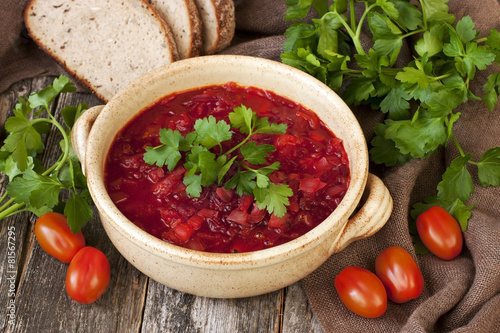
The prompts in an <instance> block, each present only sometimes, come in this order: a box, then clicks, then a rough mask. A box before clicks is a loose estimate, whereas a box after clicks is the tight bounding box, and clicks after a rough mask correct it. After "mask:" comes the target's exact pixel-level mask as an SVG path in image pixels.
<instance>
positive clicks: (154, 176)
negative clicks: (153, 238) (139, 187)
mask: <svg viewBox="0 0 500 333" xmlns="http://www.w3.org/2000/svg"><path fill="white" fill-rule="evenodd" d="M164 177H165V171H164V170H163V168H159V167H157V168H155V169H153V170H151V171H149V172H148V178H149V180H150V181H152V182H153V183H157V182H158V181H159V180H160V179H162V178H164Z"/></svg>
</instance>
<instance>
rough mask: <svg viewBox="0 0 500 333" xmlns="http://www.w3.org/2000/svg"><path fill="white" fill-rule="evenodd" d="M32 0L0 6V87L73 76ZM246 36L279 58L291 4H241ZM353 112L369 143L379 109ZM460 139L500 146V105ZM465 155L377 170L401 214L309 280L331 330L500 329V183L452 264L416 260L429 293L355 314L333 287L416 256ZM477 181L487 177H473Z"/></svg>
mask: <svg viewBox="0 0 500 333" xmlns="http://www.w3.org/2000/svg"><path fill="white" fill-rule="evenodd" d="M26 3H27V0H21V1H20V0H3V1H2V2H1V4H0V15H1V16H2V17H1V19H0V29H1V30H0V31H1V32H0V33H1V36H2V37H1V38H0V92H1V91H3V90H5V89H7V88H8V87H9V86H10V85H11V84H12V83H14V82H16V81H18V80H21V79H23V78H27V77H34V76H38V75H48V74H58V73H64V70H63V69H62V68H61V67H59V66H58V65H57V64H56V63H55V62H54V61H52V60H50V59H49V58H48V57H47V56H46V55H44V54H43V52H40V51H39V50H38V49H37V47H36V45H34V43H33V42H31V41H29V39H28V37H27V36H26V35H24V34H23V25H22V11H23V9H24V6H25V5H26ZM235 5H236V20H237V36H236V37H235V39H234V41H233V45H232V46H231V47H229V48H228V49H226V50H225V51H224V52H223V53H227V54H245V55H253V56H258V57H263V58H268V59H273V60H276V61H280V58H279V56H280V54H281V52H282V50H283V48H282V43H283V41H284V40H285V37H283V32H284V31H285V29H286V28H287V26H288V25H289V24H290V23H289V22H286V21H284V19H283V18H284V16H285V10H286V8H287V7H286V5H285V1H276V0H235ZM449 6H450V8H451V12H452V13H453V14H455V15H456V16H457V17H462V16H464V15H470V16H471V17H472V19H473V20H474V22H475V23H476V29H478V30H480V31H481V33H482V34H484V33H486V32H487V31H488V30H489V29H492V28H496V29H498V30H500V5H499V3H498V1H497V0H484V1H481V2H477V1H473V0H453V1H450V3H449ZM485 78H486V75H485V74H484V73H483V74H481V76H479V77H477V79H476V82H475V83H474V84H473V86H472V90H473V91H474V90H476V91H480V89H481V87H482V85H483V82H484V80H485ZM353 112H354V113H355V115H356V117H357V118H358V120H359V122H360V124H361V126H362V127H363V130H364V133H365V136H366V138H367V141H368V142H369V141H370V140H371V138H372V137H373V126H374V124H376V123H377V122H378V121H380V120H381V115H380V112H378V111H373V110H370V109H368V108H366V107H360V108H354V109H353ZM460 112H462V116H461V118H460V120H459V121H458V123H457V125H455V135H456V137H457V138H458V140H459V141H460V142H461V144H462V146H463V148H464V150H465V151H467V152H471V153H473V154H474V157H475V158H476V159H478V158H479V156H481V154H482V153H483V152H484V151H485V150H487V149H488V148H491V147H493V146H500V135H499V133H500V107H498V106H497V107H496V109H495V110H494V111H493V112H492V113H489V112H488V110H487V108H486V107H485V106H484V105H482V104H481V103H479V102H468V103H467V104H466V105H465V106H463V107H462V108H461V110H460ZM457 155H458V152H457V151H456V149H454V147H452V145H450V146H449V147H448V148H446V149H442V150H440V152H439V154H436V155H434V156H432V157H431V158H429V159H427V160H414V161H412V162H410V163H408V164H406V165H404V166H402V167H394V168H382V167H380V166H371V172H373V173H376V174H377V175H378V176H380V177H381V178H382V179H383V180H384V182H385V184H386V185H387V187H388V188H389V190H390V192H391V194H392V196H393V199H394V211H393V214H392V216H391V218H390V220H389V221H388V222H387V224H386V226H384V228H382V230H380V231H379V232H378V233H377V234H376V235H374V236H372V237H370V238H368V239H365V240H361V241H357V242H354V243H352V244H351V245H349V246H348V247H347V248H346V249H344V250H343V251H342V252H340V253H338V254H335V255H333V256H332V257H331V258H330V259H329V260H328V261H327V262H326V263H325V264H324V265H322V266H321V267H320V268H319V269H317V270H316V271H315V272H313V273H312V274H310V275H309V276H307V277H306V278H305V279H303V280H302V285H303V287H304V289H305V291H306V293H307V296H308V298H309V302H310V304H311V307H312V309H313V311H314V313H315V315H316V317H317V319H318V320H319V322H320V323H321V325H322V327H323V329H324V330H325V332H367V331H369V332H484V333H486V332H488V333H490V332H500V205H498V204H497V199H498V198H499V197H500V188H487V189H485V188H482V187H479V186H478V187H477V188H476V192H475V193H474V195H473V197H472V199H471V202H474V201H477V203H476V206H475V208H474V210H473V215H472V218H471V219H470V221H469V229H468V230H467V231H466V232H465V248H464V250H463V252H462V254H461V255H460V256H459V257H458V258H456V259H454V260H452V261H443V260H440V259H438V258H436V257H434V256H432V255H425V256H415V258H416V260H417V263H418V265H419V266H420V268H421V270H422V273H423V275H424V279H425V288H424V292H423V294H422V295H421V296H420V297H419V298H418V299H416V300H413V301H411V302H409V303H406V304H395V303H392V302H389V305H388V309H387V312H386V313H385V314H384V315H383V316H382V317H380V318H377V319H365V318H362V317H359V316H357V315H355V314H353V313H351V312H350V311H348V310H347V309H346V308H345V307H344V306H343V304H342V303H341V301H340V299H339V298H338V296H337V294H336V292H335V289H334V287H333V280H334V278H335V276H336V275H337V274H338V273H339V272H340V271H341V270H342V269H343V268H345V267H346V266H349V265H356V266H361V267H364V268H367V269H370V270H372V271H373V270H374V260H375V257H376V255H377V254H378V253H379V252H380V251H382V250H383V249H385V248H387V247H389V246H393V245H396V246H401V247H403V248H405V249H406V250H408V251H409V252H410V253H412V254H413V255H414V251H413V245H412V242H411V238H410V236H409V232H408V222H409V211H410V209H411V207H412V205H413V204H414V203H415V202H418V201H421V200H422V199H423V198H424V197H426V196H429V195H434V194H435V191H436V185H437V183H438V182H439V181H440V179H441V175H442V173H443V172H444V170H445V168H446V166H447V165H448V164H449V162H450V161H451V160H452V159H453V158H454V157H455V156H457ZM474 182H475V183H476V184H478V180H477V179H474Z"/></svg>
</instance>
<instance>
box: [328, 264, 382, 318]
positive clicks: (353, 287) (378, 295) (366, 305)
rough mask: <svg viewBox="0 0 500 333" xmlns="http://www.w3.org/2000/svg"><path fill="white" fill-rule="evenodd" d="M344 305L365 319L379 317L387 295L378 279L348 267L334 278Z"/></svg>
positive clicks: (360, 270)
mask: <svg viewBox="0 0 500 333" xmlns="http://www.w3.org/2000/svg"><path fill="white" fill-rule="evenodd" d="M334 284H335V289H336V290H337V293H338V294H339V297H340V299H341V300H342V302H343V303H344V305H345V306H346V307H347V308H348V309H349V310H351V311H352V312H354V313H356V314H357V315H360V316H362V317H365V318H376V317H380V316H381V315H382V314H383V313H384V312H385V310H386V309H387V293H386V291H385V288H384V285H383V284H382V282H381V281H380V279H379V278H378V277H377V276H376V275H375V274H373V273H372V272H370V271H369V270H367V269H364V268H360V267H355V266H349V267H346V268H344V270H342V272H340V273H339V275H337V276H336V277H335V281H334Z"/></svg>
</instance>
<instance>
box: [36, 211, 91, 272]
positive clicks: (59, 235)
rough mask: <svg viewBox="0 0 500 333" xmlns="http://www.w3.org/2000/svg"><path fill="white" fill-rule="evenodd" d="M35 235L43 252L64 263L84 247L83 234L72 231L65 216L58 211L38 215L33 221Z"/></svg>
mask: <svg viewBox="0 0 500 333" xmlns="http://www.w3.org/2000/svg"><path fill="white" fill-rule="evenodd" d="M35 236H36V239H37V240H38V244H40V246H41V247H42V249H44V251H45V252H47V253H48V254H50V255H51V256H53V257H55V258H57V259H59V260H60V261H62V262H65V263H69V262H70V261H71V259H73V257H74V256H75V254H76V253H77V252H78V251H79V250H80V249H81V248H83V247H85V239H84V238H83V234H82V233H81V232H79V233H77V234H74V233H72V232H71V229H70V228H69V226H68V222H67V219H66V217H65V216H64V215H62V214H59V213H54V212H51V213H46V214H44V215H42V216H40V217H39V218H38V220H37V221H36V223H35Z"/></svg>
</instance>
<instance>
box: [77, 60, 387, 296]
mask: <svg viewBox="0 0 500 333" xmlns="http://www.w3.org/2000/svg"><path fill="white" fill-rule="evenodd" d="M229 81H233V82H236V83H237V84H239V85H242V86H254V87H258V88H262V89H266V90H270V91H273V92H275V93H276V94H278V95H282V96H284V97H287V98H289V99H291V100H294V101H296V102H298V103H300V104H302V105H303V106H305V107H306V108H308V109H310V110H313V111H315V112H316V113H317V114H318V115H319V117H320V118H321V119H322V120H323V121H324V122H325V123H326V124H327V125H328V126H329V127H330V129H331V130H332V131H333V132H334V133H335V135H336V136H338V137H340V138H341V139H343V141H344V145H345V149H346V151H347V153H348V156H349V162H350V168H351V170H350V171H351V182H350V186H349V189H348V191H347V192H346V195H345V197H344V198H343V200H342V202H341V203H340V205H339V206H338V207H337V209H336V210H335V211H334V212H333V213H332V214H331V215H330V217H329V218H328V219H327V220H325V221H324V222H323V223H321V224H320V225H319V226H318V227H316V228H315V229H313V230H312V231H310V232H309V233H307V234H305V235H303V236H301V237H299V238H297V239H295V240H293V241H291V242H288V243H286V244H283V245H280V246H277V247H274V248H271V249H266V250H261V251H255V252H249V253H237V254H215V253H204V252H200V251H194V250H190V249H185V248H182V247H178V246H175V245H172V244H169V243H166V242H164V241H162V240H160V239H157V238H155V237H153V236H151V235H149V234H148V233H146V232H144V231H143V230H141V229H140V228H138V227H137V226H135V225H134V224H133V223H132V222H130V221H129V220H127V218H125V216H123V215H122V213H120V211H119V210H118V209H117V208H116V207H115V205H114V204H113V202H112V201H111V199H110V197H109V196H108V194H107V193H106V189H105V186H104V183H103V168H104V161H105V158H106V154H107V152H108V149H109V147H110V144H111V142H112V140H113V138H114V137H115V135H116V133H117V132H118V131H119V130H120V129H121V128H122V127H123V126H124V124H125V123H126V122H127V121H128V120H129V119H131V118H132V117H133V116H134V115H135V114H136V113H137V112H139V111H140V110H142V109H144V108H145V107H147V106H149V105H150V104H152V103H153V102H155V101H157V100H158V99H160V98H161V97H163V96H165V95H168V94H170V93H173V92H177V91H183V90H186V89H191V88H194V87H203V86H208V85H216V84H224V83H226V82H229ZM72 139H73V145H74V148H75V151H76V152H77V154H78V155H79V157H80V159H81V160H82V161H83V164H84V167H85V173H86V175H87V179H88V186H89V189H90V193H91V195H92V198H93V199H94V202H95V204H96V206H97V209H98V211H99V214H100V218H101V221H102V224H103V226H104V228H105V230H106V232H107V234H108V236H109V238H110V239H111V241H112V242H113V244H114V245H115V247H116V248H117V249H118V251H120V253H121V254H122V255H123V256H124V257H125V258H126V259H127V260H128V261H129V262H130V263H131V264H132V265H134V266H135V267H136V268H137V269H139V270H140V271H141V272H143V273H144V274H146V275H148V276H149V277H151V278H153V279H154V280H156V281H158V282H160V283H162V284H164V285H166V286H168V287H171V288H174V289H177V290H180V291H184V292H187V293H191V294H195V295H199V296H207V297H217V298H236V297H247V296H254V295H259V294H263V293H267V292H271V291H274V290H278V289H280V288H283V287H285V286H288V285H290V284H292V283H294V282H296V281H298V280H300V279H302V278H303V277H305V276H306V275H308V274H309V273H311V272H312V271H314V270H315V269H316V268H318V267H319V266H320V265H321V264H322V263H323V262H324V261H325V260H326V259H328V258H329V257H330V256H331V255H332V254H333V253H336V252H338V251H340V250H342V249H343V248H344V247H345V246H347V245H348V244H349V243H350V242H352V241H354V240H357V239H360V238H366V237H369V236H370V235H372V234H374V233H375V232H376V231H378V230H379V229H380V228H381V227H382V226H383V225H384V224H385V222H386V221H387V219H388V218H389V216H390V214H391V211H392V199H391V196H390V194H389V192H388V190H387V188H386V187H385V186H384V184H383V183H382V182H381V180H380V179H379V178H377V177H375V176H374V175H371V174H369V173H368V153H367V147H366V142H365V139H364V136H363V133H362V131H361V128H360V126H359V124H358V122H357V121H356V118H355V117H354V115H353V114H352V112H351V111H350V109H349V108H348V107H347V106H346V104H345V103H344V102H343V101H342V100H341V99H340V98H339V97H338V96H337V95H336V94H335V93H334V92H333V91H332V90H331V89H329V88H328V87H327V86H325V85H324V84H322V83H321V82H319V81H318V80H316V79H314V78H313V77H312V76H310V75H308V74H305V73H303V72H302V71H299V70H296V69H294V68H292V67H289V66H286V65H283V64H281V63H278V62H275V61H270V60H265V59H260V58H253V57H244V56H226V55H216V56H206V57H198V58H193V59H187V60H182V61H179V62H175V63H173V64H172V65H170V66H168V67H164V68H161V69H159V70H156V71H153V72H151V73H149V74H147V75H146V76H144V77H142V78H140V79H138V80H137V81H135V82H134V83H132V84H131V85H129V86H128V87H126V88H125V89H124V90H123V91H121V92H120V93H118V94H117V95H116V96H115V97H114V98H113V99H112V100H111V101H109V103H108V104H107V105H105V106H97V107H94V108H92V109H90V110H88V111H87V112H86V113H84V115H83V116H82V117H81V118H80V119H79V120H78V122H77V124H76V125H75V127H74V129H73V137H72ZM358 204H359V205H358Z"/></svg>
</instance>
